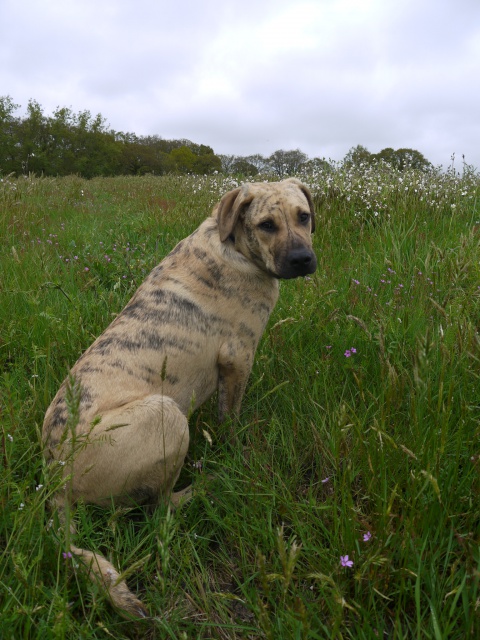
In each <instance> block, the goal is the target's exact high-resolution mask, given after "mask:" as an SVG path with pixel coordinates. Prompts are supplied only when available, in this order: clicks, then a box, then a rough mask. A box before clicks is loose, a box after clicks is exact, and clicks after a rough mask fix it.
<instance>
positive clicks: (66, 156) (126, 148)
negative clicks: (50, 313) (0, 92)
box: [0, 96, 431, 178]
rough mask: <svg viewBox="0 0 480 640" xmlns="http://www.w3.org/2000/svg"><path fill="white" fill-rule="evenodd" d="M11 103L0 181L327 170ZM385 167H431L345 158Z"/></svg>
mask: <svg viewBox="0 0 480 640" xmlns="http://www.w3.org/2000/svg"><path fill="white" fill-rule="evenodd" d="M19 108H20V107H19V105H17V104H15V103H14V102H13V100H12V98H11V97H10V96H3V97H2V96H0V175H8V174H14V175H17V176H18V175H22V174H29V173H35V174H37V175H47V176H65V175H71V174H77V175H80V176H82V177H85V178H93V177H95V176H114V175H144V174H146V173H150V174H154V175H163V174H166V173H180V174H187V173H192V174H212V173H215V172H221V173H225V174H230V175H240V176H244V177H247V178H249V177H253V176H255V175H258V174H274V175H276V176H277V177H279V178H283V177H285V176H287V175H293V174H295V173H298V171H300V170H301V169H304V170H315V169H324V170H328V169H330V168H331V165H330V164H329V162H327V161H326V160H325V159H324V158H313V159H310V158H308V156H307V155H306V154H305V153H303V152H302V151H300V150H299V149H295V150H289V151H284V150H282V149H279V150H277V151H275V152H274V153H272V154H271V155H270V156H268V157H264V156H262V155H260V154H254V155H250V156H235V155H217V154H215V153H214V151H213V149H212V148H211V147H209V146H207V145H204V144H196V143H194V142H191V141H190V140H185V139H181V140H165V139H163V138H161V137H160V136H158V135H152V136H137V135H136V134H135V133H123V132H119V131H114V130H113V129H111V128H109V126H108V125H107V122H106V120H105V118H104V117H103V116H102V115H101V114H97V115H96V116H92V114H91V113H90V112H89V111H80V112H78V113H74V112H73V111H72V110H71V109H69V108H66V107H58V108H57V109H56V110H55V111H54V112H53V114H52V115H45V114H44V112H43V108H42V107H41V105H40V104H39V103H38V102H37V101H36V100H30V101H29V102H28V106H27V110H26V114H25V115H24V116H23V117H19V116H17V115H15V113H16V111H17V110H18V109H19ZM379 160H385V161H386V162H389V163H390V164H392V165H393V166H395V167H396V168H398V169H400V170H402V169H404V168H405V167H407V166H413V167H414V168H420V169H428V168H430V167H431V164H430V163H429V162H428V161H427V160H426V159H425V158H424V157H423V155H422V154H421V153H420V152H419V151H415V150H413V149H398V150H396V151H395V150H393V149H383V150H382V151H381V152H380V153H378V154H371V153H370V152H369V151H368V150H367V149H366V148H365V147H362V146H361V145H358V146H357V147H354V148H352V149H351V150H350V151H349V152H348V154H347V155H346V157H345V159H344V162H345V163H347V164H351V165H360V164H374V163H375V162H378V161H379Z"/></svg>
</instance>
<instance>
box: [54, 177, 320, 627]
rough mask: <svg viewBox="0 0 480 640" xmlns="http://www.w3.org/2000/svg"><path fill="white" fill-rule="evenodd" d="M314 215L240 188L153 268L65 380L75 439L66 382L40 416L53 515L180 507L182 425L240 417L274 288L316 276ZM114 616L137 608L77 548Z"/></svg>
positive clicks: (292, 183)
mask: <svg viewBox="0 0 480 640" xmlns="http://www.w3.org/2000/svg"><path fill="white" fill-rule="evenodd" d="M314 227H315V222H314V207H313V202H312V197H311V194H310V192H309V191H308V189H307V188H306V187H305V186H304V185H303V184H302V183H301V182H299V181H298V180H295V179H289V180H284V181H282V182H278V183H253V184H244V185H243V186H241V187H238V188H237V189H234V190H233V191H230V192H229V193H227V194H225V195H224V196H223V198H222V199H221V201H220V202H219V204H218V205H216V207H215V208H214V210H213V213H212V215H211V216H210V217H209V218H208V219H207V220H205V221H204V222H203V223H202V224H201V225H200V227H199V228H198V229H197V230H196V231H194V232H193V233H192V234H191V235H190V236H188V237H187V238H185V239H184V240H182V241H181V242H180V243H179V244H178V245H177V246H176V247H175V248H174V249H173V251H172V252H171V253H170V254H169V255H168V256H167V257H166V258H165V259H164V260H163V261H162V262H161V263H160V264H159V265H158V266H157V267H155V268H154V269H153V271H152V272H151V273H150V275H149V276H148V277H147V279H146V280H145V282H144V283H143V284H142V285H141V286H140V288H139V289H138V290H137V292H136V293H135V295H134V296H133V298H132V299H131V300H130V302H129V303H128V304H127V306H126V307H125V309H124V310H123V311H122V312H121V313H120V314H119V315H118V316H117V317H116V319H115V320H114V321H113V322H112V324H111V325H110V326H109V327H108V328H107V329H106V330H105V331H104V333H102V335H101V336H100V337H99V338H97V340H96V341H95V342H94V343H93V344H92V345H91V346H90V348H89V349H87V350H86V351H85V353H84V354H83V355H82V356H81V357H80V359H79V360H78V362H77V363H76V364H75V366H74V367H73V369H72V371H71V376H70V377H69V379H70V380H72V379H74V380H75V381H76V384H77V385H78V387H77V388H78V389H80V394H81V395H80V401H79V420H78V424H76V426H75V430H74V433H73V434H72V433H71V430H72V425H71V420H70V422H69V410H68V407H67V402H66V392H67V388H68V380H66V381H65V382H64V383H63V384H62V386H61V387H60V390H59V391H58V393H57V395H56V396H55V398H54V400H53V402H52V404H51V405H50V407H49V408H48V410H47V413H46V416H45V421H44V425H43V438H44V442H45V453H46V456H47V458H48V459H49V460H50V461H52V462H53V461H58V462H65V461H66V462H65V464H64V467H63V469H64V474H65V475H64V477H65V488H64V491H63V492H59V493H58V494H57V495H56V497H55V504H56V507H57V508H58V509H59V511H60V513H62V511H64V509H65V504H66V502H68V503H69V504H73V503H75V502H76V501H79V500H83V501H85V502H89V503H94V504H97V505H110V504H112V502H114V503H115V504H117V505H132V504H139V503H143V504H148V503H149V504H152V503H153V504H154V503H158V501H159V500H169V499H170V500H171V501H172V503H173V504H176V503H178V501H179V499H180V498H182V497H188V495H189V490H188V489H187V490H183V491H181V492H176V493H172V492H173V487H174V485H175V482H176V480H177V478H178V476H179V473H180V470H181V468H182V465H183V461H184V458H185V455H186V453H187V449H188V442H189V433H188V423H187V417H186V416H187V415H188V414H189V412H190V411H191V410H193V409H195V408H196V407H198V406H200V405H201V404H202V403H203V402H205V401H206V400H207V399H208V398H209V397H210V396H211V395H212V394H213V393H214V392H215V391H218V411H219V419H220V421H221V420H223V419H224V417H225V416H226V415H228V414H238V412H239V410H240V405H241V401H242V397H243V394H244V391H245V386H246V383H247V379H248V376H249V374H250V371H251V368H252V364H253V359H254V355H255V350H256V348H257V344H258V341H259V340H260V337H261V335H262V333H263V331H264V328H265V325H266V323H267V320H268V318H269V316H270V313H271V311H272V309H273V308H274V306H275V303H276V301H277V298H278V280H279V279H280V278H282V279H290V278H296V277H298V276H305V275H307V274H310V273H313V272H314V271H315V269H316V264H317V261H316V257H315V254H314V252H313V250H312V243H311V233H312V232H313V230H314ZM71 550H72V552H73V553H74V554H75V555H76V556H78V557H80V558H81V559H82V560H83V561H84V562H86V564H87V566H88V569H89V573H90V576H91V577H92V579H94V580H97V581H98V582H100V583H101V584H102V585H103V586H104V588H106V591H107V593H108V595H109V597H110V599H111V601H112V603H113V604H114V605H115V606H116V607H118V608H119V609H120V610H121V611H123V612H125V613H127V614H129V615H133V616H147V612H146V610H145V608H144V606H143V604H142V603H141V602H140V601H139V600H138V599H137V598H136V597H135V596H134V595H133V594H132V593H131V592H130V591H129V589H128V587H127V585H126V583H125V581H124V580H119V574H118V573H117V571H116V570H115V568H114V567H113V566H112V564H110V562H108V561H107V560H106V559H105V558H103V557H102V556H101V555H99V554H95V553H92V552H90V551H86V550H84V549H80V548H78V547H75V546H72V547H71Z"/></svg>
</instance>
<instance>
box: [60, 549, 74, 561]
mask: <svg viewBox="0 0 480 640" xmlns="http://www.w3.org/2000/svg"><path fill="white" fill-rule="evenodd" d="M62 556H63V558H64V560H68V558H72V557H73V556H72V554H71V553H70V551H64V552H63V553H62Z"/></svg>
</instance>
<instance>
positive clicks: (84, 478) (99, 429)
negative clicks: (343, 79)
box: [55, 395, 189, 617]
mask: <svg viewBox="0 0 480 640" xmlns="http://www.w3.org/2000/svg"><path fill="white" fill-rule="evenodd" d="M188 442H189V434H188V423H187V419H186V418H185V416H184V415H183V414H182V413H181V412H180V410H179V408H178V406H177V405H176V403H175V402H173V400H171V399H170V398H166V397H163V396H161V395H151V396H148V397H146V398H143V399H141V400H136V401H134V402H131V403H129V404H127V405H124V406H123V407H120V408H118V409H115V410H113V411H109V412H104V413H103V414H102V416H101V420H100V422H98V423H97V424H95V425H94V426H93V427H92V428H91V430H90V432H89V434H88V437H86V438H84V439H82V438H81V437H78V436H77V438H76V445H75V446H76V448H74V450H73V452H72V453H71V456H70V460H71V461H70V462H67V464H65V467H64V469H65V475H66V476H69V475H70V476H71V477H70V479H69V480H68V481H67V482H66V486H65V493H64V495H58V496H57V506H58V507H59V508H60V509H61V508H62V505H64V503H65V502H66V501H67V500H68V501H69V502H70V501H71V502H72V503H73V502H76V501H78V500H84V501H85V502H90V503H94V504H99V505H103V506H107V505H109V504H111V503H112V502H114V503H115V504H120V505H132V504H135V503H137V504H140V503H156V502H158V501H159V500H162V499H165V500H168V499H169V498H170V495H171V494H172V489H173V487H174V485H175V482H176V481H177V478H178V476H179V474H180V471H181V468H182V465H183V461H184V458H185V455H186V453H187V450H188ZM69 446H70V448H72V443H71V442H68V441H66V442H64V443H63V445H62V449H61V450H60V451H57V455H55V457H58V458H60V459H64V460H65V459H67V460H68V459H69V456H68V447H69ZM178 493H180V494H181V493H182V492H178ZM183 493H185V494H187V493H188V492H187V491H184V492H183ZM175 495H176V494H173V498H174V502H175ZM185 497H187V496H186V495H185ZM70 549H71V551H72V553H74V554H75V556H77V557H78V558H79V559H80V560H81V561H82V562H83V563H84V564H86V566H87V569H88V572H89V576H90V577H91V578H92V580H94V581H96V582H97V583H99V584H100V585H101V586H102V587H103V588H104V589H105V590H106V592H107V594H108V596H109V598H110V600H111V602H112V604H113V605H114V606H115V607H117V608H118V609H119V610H120V611H121V612H124V613H127V614H128V615H130V616H134V617H139V616H140V617H145V616H147V615H148V614H147V611H146V609H145V607H144V606H143V604H142V603H141V602H140V600H138V599H137V598H136V596H134V595H133V594H132V593H131V592H130V590H129V589H128V587H127V585H126V583H125V581H124V580H119V573H118V571H117V570H116V569H115V567H114V566H113V565H112V564H111V563H110V562H109V561H108V560H106V559H105V558H104V557H103V556H101V555H100V554H96V553H93V552H91V551H87V550H85V549H81V548H79V547H76V546H71V547H70Z"/></svg>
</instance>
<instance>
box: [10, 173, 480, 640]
mask: <svg viewBox="0 0 480 640" xmlns="http://www.w3.org/2000/svg"><path fill="white" fill-rule="evenodd" d="M303 179H304V181H305V182H306V183H307V184H308V185H309V186H310V187H311V189H312V191H313V193H314V196H315V201H316V205H317V211H318V216H317V231H316V233H315V236H314V246H315V250H316V253H317V256H318V269H317V272H316V274H314V276H312V277H310V278H305V279H299V280H293V281H288V282H283V283H282V284H281V293H280V299H279V302H278V305H277V307H276V309H275V311H274V313H273V314H272V317H271V319H270V322H269V325H268V327H267V330H266V332H265V335H264V337H263V339H262V341H261V343H260V345H259V349H258V351H257V356H256V362H255V365H254V369H253V372H252V376H251V378H250V382H249V385H248V388H247V392H246V395H245V398H244V403H243V408H242V412H241V416H240V422H239V424H236V425H235V429H236V431H237V438H236V441H235V442H231V441H230V439H229V437H228V436H229V434H230V429H231V427H232V425H231V424H224V425H222V426H221V427H219V426H218V425H217V421H216V410H215V409H216V408H215V402H214V400H212V401H211V402H209V403H207V404H206V405H204V406H203V407H202V408H201V409H200V410H199V411H197V412H196V413H195V414H194V415H193V416H192V417H191V420H190V425H191V439H192V442H191V447H190V453H189V456H188V457H187V461H186V465H185V469H184V471H183V472H182V476H181V479H180V482H181V484H182V485H183V486H185V485H187V484H188V483H189V482H193V484H194V487H195V490H196V492H195V497H194V499H193V500H192V501H190V502H189V503H188V504H187V505H185V506H183V507H182V508H181V509H180V510H178V511H176V512H174V513H169V512H167V509H166V507H160V508H159V509H158V510H157V511H155V512H154V513H150V512H149V511H148V510H146V509H141V508H139V509H131V510H127V509H115V508H113V507H112V508H111V509H100V508H98V507H92V506H88V505H86V506H85V505H79V506H78V508H77V510H76V513H75V515H74V517H75V520H76V522H77V528H78V537H77V541H78V544H79V546H83V547H85V548H88V549H97V550H99V551H101V552H103V553H104V554H105V555H106V556H107V557H108V558H110V559H111V560H112V561H113V563H114V564H115V565H116V566H117V567H118V568H119V569H120V570H122V571H127V580H128V583H129V585H130V587H131V589H132V590H133V591H134V592H136V593H137V594H138V595H139V596H140V597H141V598H142V600H143V602H144V603H145V604H146V606H147V607H148V609H149V611H150V612H151V614H152V619H150V620H147V621H141V622H139V623H135V622H132V621H126V620H124V619H123V618H121V617H120V616H119V614H118V613H117V612H116V611H114V610H113V609H112V607H111V606H110V605H109V603H108V601H107V600H106V599H105V597H104V595H103V594H102V592H101V591H100V590H99V589H97V588H96V587H95V586H94V585H92V584H91V583H90V582H89V581H88V579H87V578H86V577H85V576H84V574H83V573H82V571H81V569H79V568H78V566H77V563H76V560H75V558H71V559H70V558H64V557H63V553H64V552H65V551H66V546H65V545H66V543H65V539H64V534H62V533H61V532H60V533H58V532H57V528H56V527H55V525H54V524H53V525H52V521H54V520H55V518H54V516H53V514H51V513H50V511H49V508H48V505H49V499H50V498H51V496H52V492H53V490H54V488H55V487H58V484H59V477H58V469H57V470H55V469H54V468H53V467H52V468H51V469H47V468H46V467H45V465H44V462H43V459H42V447H41V440H40V432H41V425H42V421H43V415H44V413H45V410H46V408H47V406H48V405H49V403H50V401H51V399H52V398H53V396H54V394H55V392H56V390H57V388H58V386H59V384H60V383H61V381H62V380H63V379H64V377H65V376H66V374H67V372H68V370H69V367H70V366H72V365H73V364H74V362H75V361H76V360H77V358H78V357H79V355H80V354H81V353H82V352H83V350H85V349H86V348H87V347H88V346H89V344H91V342H92V341H93V340H94V338H95V337H96V336H97V335H99V333H100V332H101V331H102V330H103V329H104V328H105V327H106V326H107V325H108V324H109V323H110V322H111V320H112V319H113V318H114V316H115V314H116V313H118V312H119V311H120V310H121V309H122V307H123V306H124V305H125V303H126V302H127V301H128V300H129V298H130V296H131V295H132V293H133V292H134V291H135V289H136V288H137V287H138V286H139V284H140V283H141V282H142V280H143V278H144V277H145V276H146V274H147V273H148V272H149V271H150V269H151V268H152V267H153V266H154V265H155V264H157V263H158V262H159V261H160V260H161V259H162V257H163V256H165V255H166V254H167V253H168V252H169V251H170V250H171V249H172V248H173V247H174V245H175V244H176V243H177V241H178V240H180V239H181V238H182V237H184V236H185V235H187V234H189V233H190V232H191V231H193V230H194V229H195V227H196V226H197V225H198V224H199V223H200V222H201V221H202V220H203V219H204V218H205V217H206V216H207V215H208V214H209V212H210V210H211V207H212V205H213V204H214V203H215V202H216V201H218V199H219V197H220V196H221V195H222V194H223V193H224V192H225V191H227V190H229V189H230V188H232V187H234V186H235V183H234V181H233V180H232V179H231V178H224V177H223V176H220V175H217V176H211V177H188V176H187V177H185V176H183V177H174V176H165V177H150V176H145V177H131V178H122V177H118V178H98V179H92V180H90V181H87V180H83V179H81V178H77V177H68V178H58V179H53V178H43V179H41V178H35V177H21V178H18V179H12V178H8V177H4V178H3V179H2V180H1V182H0V376H1V377H0V424H1V430H0V438H1V452H0V469H1V483H0V500H1V504H0V553H1V562H0V638H2V640H19V639H21V638H42V639H43V638H46V639H49V638H67V639H70V638H72V639H76V638H85V639H90V638H105V639H107V638H117V639H121V638H131V637H139V638H144V637H145V638H171V639H181V638H186V639H187V638H188V639H191V638H202V639H203V638H220V639H227V638H249V639H257V638H268V639H272V640H278V639H286V640H291V639H297V638H298V639H307V638H309V639H310V638H312V639H323V638H338V639H339V638H351V639H362V638H372V639H374V638H389V639H390V638H395V639H396V638H398V639H401V638H403V639H411V638H416V639H420V638H422V639H423V638H432V639H434V640H441V639H447V638H448V639H451V638H459V639H460V638H462V639H464V638H478V637H479V635H480V585H479V578H480V566H479V562H480V446H479V442H480V384H479V378H480V335H479V327H480V246H479V245H480V202H479V195H480V189H479V186H480V179H479V176H478V174H475V173H474V172H472V171H470V170H468V168H467V170H466V171H465V172H464V173H462V174H458V173H455V172H454V171H449V172H446V173H439V172H433V171H432V172H431V173H422V172H419V171H413V170H406V171H404V172H398V171H394V170H392V169H389V168H388V167H387V166H384V165H379V166H377V167H369V168H365V169H361V168H360V169H353V168H351V169H348V168H347V167H341V166H339V167H336V168H334V169H333V170H331V171H330V170H324V172H323V173H321V172H320V173H317V174H311V175H308V176H303ZM205 434H208V435H209V436H210V437H211V441H212V442H211V444H210V442H209V438H208V437H206V435H205ZM346 555H348V561H347V560H346V559H345V556H346ZM341 558H342V559H343V561H342V560H341ZM351 562H353V565H352V566H348V565H350V563H351ZM344 565H345V566H344Z"/></svg>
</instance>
